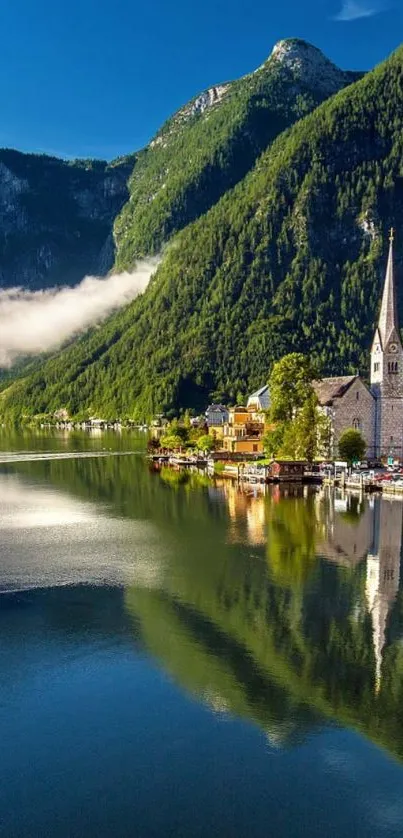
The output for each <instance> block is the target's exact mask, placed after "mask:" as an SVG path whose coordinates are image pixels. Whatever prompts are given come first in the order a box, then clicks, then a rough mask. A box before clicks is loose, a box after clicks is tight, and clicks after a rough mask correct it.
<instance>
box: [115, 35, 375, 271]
mask: <svg viewBox="0 0 403 838" xmlns="http://www.w3.org/2000/svg"><path fill="white" fill-rule="evenodd" d="M361 75H362V74H360V73H353V72H345V71H343V70H340V69H339V68H338V67H336V66H335V65H334V64H332V63H331V62H330V61H329V60H328V59H327V58H326V57H325V56H324V55H323V54H322V53H321V52H320V50H318V49H316V47H313V46H311V44H307V43H306V42H305V41H301V40H299V39H289V40H286V41H280V42H279V43H278V44H276V46H275V47H274V49H273V51H272V53H271V55H270V57H269V58H268V59H267V61H265V62H264V63H263V64H262V65H261V67H259V68H258V69H257V70H255V72H253V73H249V74H248V75H246V76H244V77H243V78H241V79H238V80H236V81H233V82H226V83H224V84H219V85H216V86H215V87H212V88H210V89H209V90H206V91H204V92H203V93H201V94H200V95H199V96H197V97H196V98H195V99H193V100H192V101H191V102H189V103H188V104H187V105H185V106H184V107H183V108H181V109H180V110H179V111H178V112H177V113H176V114H175V115H174V116H173V117H172V118H171V119H169V120H168V121H167V122H166V124H165V125H164V126H163V127H162V128H161V130H160V131H159V132H158V134H157V135H156V137H155V138H154V140H153V141H152V142H151V143H150V145H149V146H148V147H147V148H146V149H144V150H143V151H141V152H140V153H139V155H138V157H137V162H136V166H135V168H134V170H133V174H132V176H131V179H130V182H129V190H130V200H129V201H128V202H127V203H126V204H125V206H124V208H123V210H122V212H121V214H120V216H119V217H118V219H117V220H116V223H115V239H116V245H117V260H116V262H117V266H118V268H130V267H131V265H132V264H133V260H134V259H135V258H137V257H139V256H145V255H149V254H151V253H155V252H156V251H158V250H159V249H160V247H161V245H162V244H164V243H165V242H166V241H167V240H168V239H169V238H170V237H171V236H172V234H173V233H175V232H177V231H178V230H181V229H182V228H183V227H185V226H186V225H187V224H189V223H190V222H192V221H194V220H195V219H196V218H198V217H199V216H200V215H202V214H203V213H204V212H206V211H207V210H208V209H209V208H210V207H212V206H213V204H215V203H216V202H217V200H218V199H219V198H220V197H221V196H222V195H223V194H224V193H225V192H226V191H227V190H228V189H229V188H231V187H232V186H234V185H235V184H236V183H238V181H240V180H241V179H242V178H243V177H244V176H245V175H246V173H247V172H248V171H249V170H250V169H251V168H252V166H253V164H254V162H255V161H256V159H257V157H258V156H259V154H260V153H261V152H262V151H263V150H264V149H266V148H267V146H268V144H269V143H270V142H272V141H273V140H274V138H275V137H276V136H277V135H278V134H280V133H281V132H282V131H284V130H285V129H286V128H288V127H289V126H290V125H292V124H293V123H294V122H295V121H296V120H297V119H299V118H301V117H302V116H304V115H305V114H307V113H309V112H310V111H311V110H312V109H313V108H314V107H315V106H316V105H318V104H319V103H320V102H322V101H323V100H324V99H327V98H328V97H329V96H331V95H332V94H334V93H335V92H337V91H338V90H340V89H341V88H343V87H345V86H346V85H348V84H351V83H352V82H353V81H355V80H356V79H357V78H358V77H360V76H361Z"/></svg>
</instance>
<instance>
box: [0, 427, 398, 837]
mask: <svg viewBox="0 0 403 838" xmlns="http://www.w3.org/2000/svg"><path fill="white" fill-rule="evenodd" d="M143 447H144V437H143V438H141V437H135V436H134V435H129V434H127V435H124V434H122V435H117V434H105V435H102V436H90V435H88V434H84V433H82V434H80V433H71V434H62V433H61V434H59V435H56V434H55V435H53V436H50V435H49V434H45V433H44V434H37V435H32V434H30V433H26V434H24V435H21V434H18V433H11V432H7V431H5V430H4V429H3V430H2V431H1V430H0V450H1V451H3V452H8V453H7V454H6V455H5V454H4V453H3V454H0V460H2V462H0V591H1V594H0V663H1V679H0V742H1V760H0V834H1V835H2V836H3V835H4V836H7V838H14V836H15V838H36V836H38V838H39V836H41V837H42V836H50V837H51V838H53V836H54V837H55V838H81V836H97V838H104V836H108V837H109V836H113V838H121V837H122V838H123V837H124V838H126V836H139V838H148V836H150V838H154V836H155V838H167V836H175V838H179V836H203V838H204V836H206V838H210V837H211V836H220V838H226V836H250V838H260V836H262V838H263V836H265V838H266V836H275V838H283V836H286V837H287V838H289V836H313V837H314V838H316V836H318V838H319V836H320V838H323V836H343V838H344V837H345V836H346V835H348V836H350V835H353V836H378V835H379V836H401V835H402V834H403V794H402V791H403V644H402V637H403V596H402V592H401V588H402V582H401V578H402V576H401V569H400V561H401V540H402V514H403V505H402V504H401V503H400V502H399V501H397V500H394V501H385V500H383V501H381V500H379V499H375V500H370V501H365V500H360V499H359V498H358V497H356V498H354V497H349V498H343V497H342V496H336V497H333V496H331V495H329V494H328V493H326V492H324V491H322V490H321V491H317V492H309V493H308V492H306V491H305V493H303V492H302V490H297V489H290V490H289V491H287V490H285V489H281V490H279V489H278V488H276V487H275V488H273V490H272V491H270V492H268V493H267V494H266V495H265V496H264V495H259V494H257V495H256V496H254V495H253V494H252V495H245V494H239V493H238V492H237V491H236V489H235V487H233V486H232V485H231V484H226V485H222V486H220V485H215V486H213V485H212V484H208V482H207V481H205V480H204V479H203V478H199V477H198V476H191V477H190V478H189V480H188V481H186V482H182V483H181V482H180V481H179V480H178V478H177V476H175V475H173V474H172V473H171V472H167V471H163V472H162V474H161V475H158V474H154V473H151V472H150V471H149V469H148V466H147V463H146V462H145V461H144V458H143V456H142V455H141V451H142V449H143ZM12 452H13V455H12V456H11V454H12ZM17 453H18V456H17ZM38 453H40V454H41V456H40V457H39V458H38ZM88 453H92V454H93V456H91V457H89V456H83V455H84V454H88ZM60 454H63V455H65V456H63V457H60ZM70 454H71V456H69V455H70ZM98 455H101V456H98Z"/></svg>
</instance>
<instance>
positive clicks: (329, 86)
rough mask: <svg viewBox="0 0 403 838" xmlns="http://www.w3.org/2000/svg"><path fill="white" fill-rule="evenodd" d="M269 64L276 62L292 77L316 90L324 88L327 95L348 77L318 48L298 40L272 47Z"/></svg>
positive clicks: (284, 41) (289, 39) (278, 43)
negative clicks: (312, 86)
mask: <svg viewBox="0 0 403 838" xmlns="http://www.w3.org/2000/svg"><path fill="white" fill-rule="evenodd" d="M268 61H270V62H274V61H275V62H278V63H279V64H281V66H282V67H284V68H285V69H286V70H288V71H289V72H291V73H292V75H293V76H294V77H295V78H297V79H299V80H301V81H304V82H306V83H309V84H311V83H314V84H315V85H316V86H317V87H318V89H322V88H325V89H326V90H327V91H329V93H331V92H332V90H333V89H334V91H335V92H336V90H338V89H339V88H340V86H342V84H343V79H344V83H345V79H346V77H347V76H348V75H349V74H348V73H346V72H345V71H344V70H340V68H339V67H336V65H335V64H333V63H332V62H331V61H329V59H328V58H326V56H325V55H324V54H323V52H321V50H320V49H318V47H314V46H313V44H309V43H308V42H307V41H303V40H302V39H300V38H286V39H285V40H282V41H278V42H277V44H275V46H274V47H273V50H272V52H271V55H270V57H269V58H268Z"/></svg>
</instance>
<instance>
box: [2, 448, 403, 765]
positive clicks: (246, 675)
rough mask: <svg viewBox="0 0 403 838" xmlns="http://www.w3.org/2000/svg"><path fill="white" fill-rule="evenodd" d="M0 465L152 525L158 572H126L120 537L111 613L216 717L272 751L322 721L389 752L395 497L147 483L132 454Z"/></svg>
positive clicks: (396, 707) (396, 709) (401, 732)
mask: <svg viewBox="0 0 403 838" xmlns="http://www.w3.org/2000/svg"><path fill="white" fill-rule="evenodd" d="M2 474H3V477H1V472H0V479H1V480H3V481H4V480H6V479H7V480H9V479H10V476H12V478H13V479H16V478H17V479H18V480H19V481H21V483H25V484H26V485H29V486H31V487H32V486H35V485H37V486H38V491H39V490H40V489H41V488H42V489H43V487H44V486H45V485H46V486H51V487H53V488H54V489H55V490H56V489H57V491H58V492H62V493H64V494H65V496H66V497H68V498H70V499H73V500H74V502H75V503H76V502H78V501H80V502H85V503H87V502H88V503H91V504H92V505H93V508H94V510H96V514H97V515H98V516H99V517H100V519H103V520H104V521H105V522H106V523H107V522H108V520H110V521H113V522H114V524H116V523H117V522H118V521H121V522H122V523H124V525H125V526H128V525H129V522H132V523H133V524H134V523H138V522H140V523H142V524H143V525H144V524H145V522H152V526H153V533H154V535H153V545H152V549H153V562H154V564H155V567H156V568H158V572H157V570H155V573H154V575H153V580H152V584H151V582H149V580H148V578H147V574H145V573H143V574H142V573H139V574H136V572H135V566H134V564H135V562H137V561H139V557H138V556H137V553H136V549H137V548H136V549H135V550H134V552H133V551H132V548H131V546H130V545H131V542H130V538H131V536H130V535H129V536H128V543H127V549H126V547H125V548H124V549H125V550H126V552H125V556H124V557H123V558H124V561H125V562H126V565H127V567H129V565H130V562H132V567H131V571H132V572H128V573H126V572H125V573H124V574H123V575H122V579H121V580H119V579H117V580H116V581H117V583H118V584H121V585H122V586H123V589H122V590H121V592H120V594H119V597H118V599H117V600H116V604H115V609H116V608H121V609H122V621H123V622H124V625H125V632H127V631H128V630H130V626H132V628H133V638H134V637H135V642H136V645H138V644H139V645H140V646H141V647H142V648H143V649H145V650H146V651H147V652H148V653H149V654H150V655H151V656H152V657H153V658H154V659H155V661H157V662H158V664H159V665H160V666H162V667H163V668H164V670H165V671H166V672H167V673H169V674H170V676H171V677H172V678H173V679H174V681H175V682H176V683H177V684H178V685H180V686H181V687H183V688H184V689H185V690H186V691H188V692H190V693H191V694H193V695H194V696H197V698H198V699H199V700H200V701H202V702H204V703H205V704H206V705H208V706H209V707H210V708H212V710H213V711H214V712H215V713H218V714H221V715H224V716H231V715H234V716H237V717H240V718H243V719H247V720H250V721H252V722H253V723H254V724H256V725H258V726H259V727H260V728H261V729H262V730H263V731H264V732H265V734H266V735H267V737H268V739H269V740H270V742H271V744H272V745H275V746H276V747H279V746H289V745H291V744H294V743H296V742H300V741H302V740H304V739H305V737H306V735H307V733H308V731H309V732H313V731H314V730H315V729H318V728H321V727H322V726H323V725H326V726H328V725H329V723H331V724H333V723H336V724H340V725H343V726H347V727H351V728H355V729H357V730H359V731H360V732H361V733H363V734H365V735H366V736H367V737H369V738H370V739H372V740H373V741H374V742H375V743H377V744H379V745H381V746H382V747H384V748H386V749H388V750H389V751H390V752H391V753H393V754H394V755H396V756H398V757H399V759H401V758H403V646H402V643H401V638H402V630H403V599H402V592H401V573H400V560H401V538H402V510H403V505H402V504H401V502H400V501H398V500H385V499H381V498H378V497H377V498H369V499H367V498H364V497H362V498H360V497H358V496H356V497H354V496H343V495H337V494H336V495H334V494H332V493H331V492H330V491H328V490H324V489H321V490H314V491H312V490H308V489H307V488H306V487H305V488H302V487H300V488H299V487H291V488H288V489H287V488H286V487H272V488H271V489H268V490H267V491H266V492H264V493H263V492H260V491H259V490H256V491H252V490H251V491H250V492H249V493H242V492H240V491H239V490H238V487H237V486H236V485H234V484H231V483H228V482H222V483H220V481H217V482H216V483H215V484H214V485H213V484H212V483H209V482H208V481H206V480H205V478H204V477H200V476H199V475H189V476H188V477H187V478H185V479H182V478H180V479H179V478H175V476H172V474H171V476H167V475H165V476H164V475H163V476H162V479H161V476H160V475H158V474H155V473H151V472H150V471H149V469H148V467H147V465H146V464H145V463H144V461H143V460H142V458H140V457H137V458H133V457H128V458H124V457H121V458H114V457H110V458H103V459H93V460H88V459H87V460H83V459H77V460H74V459H72V460H69V461H57V460H53V461H49V462H37V463H29V462H24V463H18V464H15V465H13V466H7V467H3V468H2ZM133 532H134V530H133ZM1 535H2V533H1V525H0V537H1ZM119 549H121V550H122V551H123V547H122V548H120V547H119ZM141 550H146V545H144V544H143V543H142V544H141ZM133 555H134V556H137V558H135V559H134V560H133ZM122 556H123V553H121V555H120V559H121V561H122V562H123V558H122ZM91 561H92V559H91ZM94 561H95V559H94ZM103 561H105V557H104V558H103ZM133 561H134V564H133ZM0 568H1V563H0ZM130 580H131V581H130ZM20 581H21V580H20ZM78 581H82V580H78ZM88 581H91V579H89V580H88ZM93 581H95V582H96V584H99V579H98V578H95V580H93ZM100 595H101V594H98V593H97V591H96V589H94V590H93V592H92V594H91V596H92V598H93V599H94V600H95V599H96V598H97V597H98V596H100ZM42 596H45V595H44V594H42ZM49 596H50V594H49ZM56 613H57V609H52V608H50V609H48V610H47V615H48V616H47V619H49V620H54V619H55V615H56ZM67 614H68V612H67ZM66 620H67V616H66ZM108 630H110V631H114V628H113V623H111V624H110V625H109V626H108Z"/></svg>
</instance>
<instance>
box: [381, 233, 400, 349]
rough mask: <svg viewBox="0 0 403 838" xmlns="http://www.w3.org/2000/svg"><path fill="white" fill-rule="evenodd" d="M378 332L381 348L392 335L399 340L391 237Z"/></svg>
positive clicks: (384, 346)
mask: <svg viewBox="0 0 403 838" xmlns="http://www.w3.org/2000/svg"><path fill="white" fill-rule="evenodd" d="M378 333H379V337H380V340H381V345H382V348H383V349H385V348H386V345H387V343H388V341H389V340H390V338H391V337H392V336H393V337H394V339H395V340H396V338H397V340H399V321H398V316H397V302H396V286H395V276H394V266H393V237H392V236H391V240H390V246H389V257H388V266H387V268H386V276H385V284H384V286H383V294H382V303H381V310H380V313H379V320H378Z"/></svg>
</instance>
